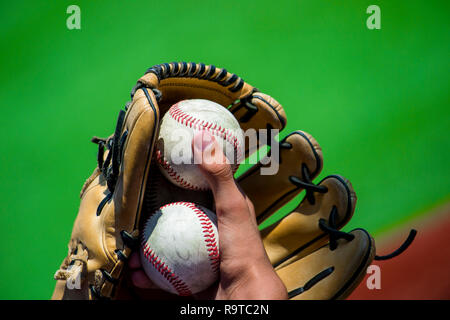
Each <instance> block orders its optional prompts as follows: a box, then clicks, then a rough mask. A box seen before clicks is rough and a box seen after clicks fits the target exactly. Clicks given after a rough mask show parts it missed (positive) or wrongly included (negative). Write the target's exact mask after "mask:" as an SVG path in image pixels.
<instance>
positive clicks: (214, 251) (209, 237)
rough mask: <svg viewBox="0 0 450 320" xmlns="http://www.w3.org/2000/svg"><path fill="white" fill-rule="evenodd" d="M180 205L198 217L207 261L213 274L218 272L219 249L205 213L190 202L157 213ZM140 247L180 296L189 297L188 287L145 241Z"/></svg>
mask: <svg viewBox="0 0 450 320" xmlns="http://www.w3.org/2000/svg"><path fill="white" fill-rule="evenodd" d="M174 205H181V206H184V207H187V208H189V209H191V210H192V211H193V212H194V213H195V214H196V215H197V217H198V219H199V222H200V225H201V228H202V233H203V237H204V241H205V246H206V250H207V251H208V256H209V260H210V262H211V268H212V271H213V272H218V271H219V266H220V253H219V248H217V243H216V241H215V237H214V229H213V226H212V223H211V221H210V219H209V217H208V216H207V215H206V213H205V212H204V211H203V210H201V209H200V208H198V207H197V206H196V205H195V204H193V203H190V202H182V201H180V202H173V203H169V204H166V205H164V206H162V207H161V208H160V209H159V211H162V210H164V209H165V208H167V207H169V206H174ZM142 246H143V250H144V256H145V258H146V259H147V261H149V262H150V263H151V265H152V266H153V267H154V268H155V269H156V270H157V271H158V272H159V273H160V274H161V275H162V276H163V277H164V278H165V279H166V280H167V281H169V283H170V284H171V285H172V286H173V287H174V289H175V290H176V291H177V292H178V294H179V295H180V296H190V295H192V292H191V290H190V288H189V286H188V285H187V284H186V283H185V282H184V281H183V280H182V279H181V278H180V277H179V276H177V275H176V274H175V273H174V272H173V271H172V270H171V269H170V268H169V266H167V265H166V264H165V263H164V262H163V261H162V259H161V258H160V257H158V255H157V254H156V253H155V252H153V250H152V249H151V248H150V246H149V245H148V243H147V242H146V241H145V239H142Z"/></svg>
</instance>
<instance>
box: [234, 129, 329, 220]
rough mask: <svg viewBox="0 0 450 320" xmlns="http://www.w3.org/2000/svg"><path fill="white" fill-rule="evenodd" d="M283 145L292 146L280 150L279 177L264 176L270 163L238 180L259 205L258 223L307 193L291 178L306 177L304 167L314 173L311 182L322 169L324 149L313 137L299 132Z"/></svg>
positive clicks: (256, 168) (259, 166) (246, 173)
mask: <svg viewBox="0 0 450 320" xmlns="http://www.w3.org/2000/svg"><path fill="white" fill-rule="evenodd" d="M282 142H286V143H288V144H290V145H291V146H292V147H291V148H289V149H286V148H281V149H280V150H279V152H280V159H281V163H280V167H279V171H278V173H277V174H276V175H261V168H264V167H268V166H269V165H270V164H266V165H262V164H261V162H259V163H258V164H256V165H254V166H253V167H252V168H250V169H249V170H248V171H247V172H245V173H244V174H242V175H241V176H240V177H239V179H238V182H239V184H240V186H241V187H242V189H243V190H244V192H245V193H246V194H247V196H248V197H249V198H250V200H252V202H253V204H254V206H255V213H256V217H257V220H258V222H262V221H264V220H265V219H266V218H267V217H269V216H270V215H271V214H273V213H274V212H276V211H277V210H278V209H280V208H281V207H283V206H284V205H285V204H286V203H288V202H289V201H290V200H292V199H293V198H294V197H295V196H297V195H298V194H299V193H300V192H301V191H302V190H303V188H299V187H297V186H295V185H294V184H292V183H291V182H290V181H289V177H290V176H297V177H300V178H304V177H303V173H302V165H303V164H304V165H306V167H307V168H308V170H309V172H310V173H311V179H314V178H315V177H317V175H318V174H319V173H320V171H321V170H322V162H323V159H322V150H321V148H320V146H319V144H318V143H317V142H316V140H315V139H314V138H313V137H312V136H311V135H309V134H308V133H306V132H302V131H295V132H292V133H291V134H289V135H288V136H287V137H286V138H284V139H283V141H282ZM274 161H276V160H274Z"/></svg>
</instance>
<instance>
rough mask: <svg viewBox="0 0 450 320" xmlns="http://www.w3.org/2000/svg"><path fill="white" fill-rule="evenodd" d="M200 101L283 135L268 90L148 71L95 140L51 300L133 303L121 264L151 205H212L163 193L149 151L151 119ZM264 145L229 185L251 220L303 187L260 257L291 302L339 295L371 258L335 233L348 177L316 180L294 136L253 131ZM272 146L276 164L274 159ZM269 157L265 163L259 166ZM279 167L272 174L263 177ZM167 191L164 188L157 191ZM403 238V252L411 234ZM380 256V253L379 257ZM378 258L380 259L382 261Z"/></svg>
mask: <svg viewBox="0 0 450 320" xmlns="http://www.w3.org/2000/svg"><path fill="white" fill-rule="evenodd" d="M194 98H196V99H208V100H212V101H215V102H217V103H219V104H221V105H222V106H224V107H228V108H229V110H230V111H231V112H232V113H233V114H234V116H235V117H236V118H237V119H238V121H239V122H240V124H241V127H242V129H243V130H248V129H254V130H260V129H275V130H280V131H281V130H283V128H284V127H285V126H286V121H287V120H286V115H285V112H284V110H283V108H282V107H281V105H280V104H279V103H278V102H277V101H276V100H275V99H273V98H272V97H270V96H269V95H267V94H264V93H261V92H260V91H259V90H258V89H256V88H254V87H253V86H251V85H249V84H247V83H245V82H244V81H243V80H242V79H241V78H240V77H238V76H237V75H235V74H232V73H229V72H227V70H225V69H222V68H216V67H215V66H213V65H205V64H202V63H198V64H197V63H185V62H180V63H170V64H169V63H165V64H161V65H156V66H154V67H152V68H150V69H148V70H147V72H146V74H145V75H144V76H143V77H141V78H140V79H139V81H138V82H137V84H136V86H135V87H134V88H133V90H132V92H131V99H132V100H131V101H130V102H129V103H127V104H126V106H125V110H121V111H120V112H119V117H118V121H117V124H116V128H115V132H114V134H113V135H111V136H110V137H109V138H107V139H101V138H97V137H94V138H93V140H92V141H93V142H94V143H97V144H98V159H97V162H98V165H97V167H96V168H95V170H94V172H93V173H92V175H91V176H90V177H89V178H88V179H87V181H86V183H85V184H84V186H83V188H82V190H81V203H80V208H79V212H78V216H77V218H76V220H75V223H74V226H73V231H72V235H71V239H70V242H69V253H68V255H67V257H66V258H65V259H64V261H63V262H62V264H61V267H60V269H59V270H58V271H57V272H56V274H55V276H54V277H55V279H56V280H57V283H56V287H55V290H54V293H53V297H52V298H53V299H111V298H122V297H138V295H137V294H136V292H133V291H134V290H135V289H134V288H132V286H130V285H128V281H127V279H126V277H125V276H124V274H126V265H127V264H126V262H127V259H128V257H129V256H130V254H131V252H132V251H133V250H135V249H136V248H137V246H138V243H139V242H138V234H139V230H140V228H141V224H142V221H143V220H144V219H145V218H146V216H148V214H149V213H150V211H151V210H153V208H154V207H155V206H157V205H159V204H161V203H157V204H155V198H156V197H155V195H156V194H158V191H159V193H160V194H161V195H160V197H158V201H159V202H161V201H162V202H171V201H173V200H174V198H173V195H175V196H176V197H178V198H183V197H191V198H190V199H192V198H195V197H198V198H199V199H198V200H199V202H200V203H201V204H203V205H206V206H209V207H211V206H212V203H211V201H210V200H211V199H212V198H211V195H210V194H208V193H198V192H196V193H189V192H190V191H186V190H181V189H180V188H178V187H176V186H173V185H171V186H170V187H169V186H165V187H167V188H172V189H171V190H170V192H166V193H164V192H162V191H161V190H162V189H161V188H162V187H161V183H163V182H161V176H160V174H159V173H158V170H157V169H155V168H156V166H155V165H154V163H155V161H156V160H155V157H154V152H153V151H154V150H153V149H154V145H155V140H156V137H157V135H158V126H159V120H160V119H161V117H162V116H163V115H164V113H165V112H166V111H167V110H168V109H169V107H170V106H171V105H173V104H174V103H176V102H178V101H180V100H183V99H194ZM257 140H258V141H257V144H256V145H253V146H247V149H246V155H249V154H251V153H253V152H254V151H255V150H256V146H260V145H268V146H269V147H270V150H271V151H270V152H269V154H268V155H267V157H268V159H267V158H266V159H263V160H261V162H259V163H257V164H256V165H254V166H253V167H252V168H251V169H250V170H248V171H247V172H245V173H244V174H242V175H241V176H240V177H239V178H238V179H237V180H238V182H239V184H240V186H241V187H242V189H243V190H244V192H245V193H246V194H247V195H248V197H249V198H250V199H251V200H252V202H253V203H254V206H255V211H256V215H257V220H258V222H263V221H264V220H266V219H267V218H268V217H270V216H271V215H272V214H273V213H275V212H276V211H277V210H279V209H280V208H282V207H283V206H284V205H286V204H287V203H288V202H290V201H291V200H293V199H294V197H296V196H297V195H298V194H299V193H300V192H302V191H303V190H304V191H305V196H304V199H303V200H302V201H301V202H300V204H299V205H298V206H297V208H295V209H294V210H293V211H292V212H291V213H289V214H288V215H286V216H285V217H284V218H283V219H281V220H280V221H278V222H276V223H274V224H272V225H270V226H269V227H266V228H265V229H263V230H261V237H262V240H263V243H264V246H265V248H266V251H267V254H268V256H269V258H270V260H271V262H272V264H273V266H274V268H275V270H276V271H277V273H278V275H279V276H280V278H281V279H282V281H283V282H284V283H285V285H286V287H287V289H288V292H289V297H290V298H291V299H343V298H345V297H347V296H348V295H349V294H350V293H351V292H352V290H353V289H354V288H355V287H356V286H357V285H358V284H359V283H360V282H361V280H362V279H363V277H364V275H365V273H366V268H367V267H368V266H369V264H370V263H371V262H372V260H373V259H374V258H375V244H374V240H373V239H372V237H371V236H370V235H369V233H368V232H367V231H365V230H363V229H356V230H353V231H351V232H349V233H346V232H342V231H339V230H340V229H341V228H342V227H343V226H344V225H345V224H346V223H347V222H348V221H349V220H350V219H351V217H352V215H353V213H354V210H355V204H356V195H355V192H354V191H353V188H352V185H351V184H350V182H349V181H348V180H346V179H345V178H343V177H341V176H339V175H330V176H327V177H325V178H324V179H322V180H321V181H320V182H319V183H317V184H315V183H314V182H313V180H314V179H315V178H316V177H317V176H318V175H319V173H320V172H321V170H322V166H323V158H322V151H321V148H320V146H319V144H318V143H317V142H316V140H315V139H314V138H313V137H312V136H311V135H309V134H308V133H305V132H303V131H295V132H292V133H290V134H288V135H286V136H285V137H284V138H283V139H282V140H280V141H277V140H276V139H274V138H273V137H268V138H267V137H266V136H262V135H261V136H260V135H258V139H257ZM274 148H277V149H278V151H279V152H278V153H279V159H276V158H275V157H272V156H271V155H272V154H274V152H272V151H274V150H275V149H274ZM267 160H270V161H267ZM273 161H279V170H278V173H277V174H275V175H262V174H261V171H262V170H264V169H267V167H268V166H269V165H270V163H271V162H273ZM165 190H166V189H165ZM414 235H415V234H414V233H411V235H410V237H409V238H408V240H407V241H406V242H405V244H404V245H402V247H401V248H400V249H399V250H397V251H396V252H394V253H393V254H391V255H390V256H395V255H397V254H399V253H400V252H401V251H403V250H404V249H405V248H406V247H407V246H408V244H409V243H410V242H411V241H412V239H413V238H414ZM380 258H383V257H380ZM384 258H386V257H384Z"/></svg>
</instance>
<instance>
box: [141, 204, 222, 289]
mask: <svg viewBox="0 0 450 320" xmlns="http://www.w3.org/2000/svg"><path fill="white" fill-rule="evenodd" d="M141 237H142V238H141V241H142V243H141V250H140V253H141V262H142V267H143V269H144V271H145V273H146V274H147V276H148V277H149V278H150V279H151V280H152V281H153V282H154V283H155V284H156V285H157V286H159V287H160V288H161V289H163V290H166V291H168V292H171V293H174V294H178V295H183V296H189V295H192V294H195V293H198V292H200V291H203V290H205V289H207V288H208V287H209V286H211V285H212V284H213V283H214V282H215V281H216V280H217V279H218V277H219V266H220V260H219V234H218V231H217V218H216V215H215V214H214V213H213V212H212V211H210V210H208V209H206V208H205V207H202V206H200V205H197V204H194V203H192V202H174V203H170V204H167V205H164V206H162V207H161V208H160V209H159V210H157V211H156V212H155V213H153V214H152V215H151V216H150V218H149V219H148V220H147V223H146V224H145V227H144V230H143V232H142V234H141Z"/></svg>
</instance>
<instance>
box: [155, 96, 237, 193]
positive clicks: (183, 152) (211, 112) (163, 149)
mask: <svg viewBox="0 0 450 320" xmlns="http://www.w3.org/2000/svg"><path fill="white" fill-rule="evenodd" d="M198 131H208V132H209V133H210V134H211V135H213V136H214V138H215V139H216V141H218V142H219V144H220V145H221V146H222V149H223V152H224V154H225V155H226V157H227V158H228V160H229V161H230V163H231V166H232V169H233V172H234V171H236V169H237V168H238V166H239V163H240V162H241V161H242V160H243V156H244V135H243V133H242V130H241V128H240V125H239V123H238V121H237V120H236V118H235V117H234V116H233V115H232V114H231V112H230V111H228V110H227V109H226V108H225V107H223V106H221V105H219V104H217V103H215V102H213V101H209V100H204V99H191V100H183V101H180V102H178V103H176V104H174V105H173V106H172V107H170V109H169V110H168V111H167V113H166V114H165V115H164V117H163V119H162V121H161V126H160V131H159V137H158V141H157V144H156V156H157V160H158V163H159V166H160V169H161V171H162V173H163V174H164V176H165V177H166V178H167V179H169V180H170V181H171V182H172V183H174V184H175V185H178V186H180V187H182V188H186V189H193V190H207V189H209V186H208V183H207V182H206V180H205V179H203V176H202V174H201V172H200V170H199V169H198V167H197V166H196V165H195V164H194V157H193V154H192V147H191V143H192V139H193V137H194V135H195V133H196V132H198Z"/></svg>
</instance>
